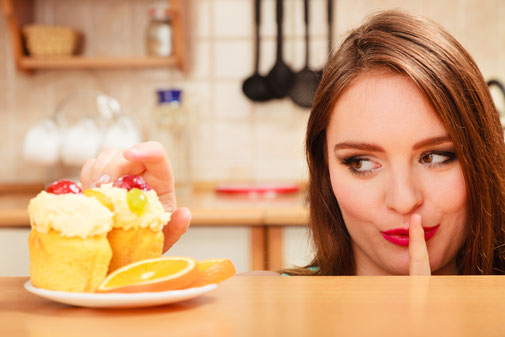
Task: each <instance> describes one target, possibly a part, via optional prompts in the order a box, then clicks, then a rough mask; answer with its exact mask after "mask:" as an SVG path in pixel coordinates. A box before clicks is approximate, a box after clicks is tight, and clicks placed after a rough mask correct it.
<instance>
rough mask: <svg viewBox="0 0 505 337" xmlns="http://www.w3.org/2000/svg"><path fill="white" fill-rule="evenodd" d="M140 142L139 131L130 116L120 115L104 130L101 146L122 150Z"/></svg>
mask: <svg viewBox="0 0 505 337" xmlns="http://www.w3.org/2000/svg"><path fill="white" fill-rule="evenodd" d="M140 142H141V137H140V132H139V130H138V129H137V127H136V126H135V124H134V123H133V122H132V120H131V119H130V118H128V117H126V116H122V117H120V118H119V119H118V120H117V121H115V122H114V123H113V124H112V125H111V126H109V127H108V128H107V130H106V131H105V135H104V140H103V146H104V147H113V148H116V149H120V150H122V149H127V148H129V147H132V146H133V145H136V144H138V143H140Z"/></svg>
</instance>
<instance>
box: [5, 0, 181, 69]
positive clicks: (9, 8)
mask: <svg viewBox="0 0 505 337" xmlns="http://www.w3.org/2000/svg"><path fill="white" fill-rule="evenodd" d="M1 1H2V11H3V14H4V16H5V21H6V23H7V28H8V30H9V35H10V38H11V43H12V46H13V48H12V49H13V52H14V59H15V63H16V66H17V68H18V70H20V71H25V72H31V71H34V70H42V69H120V68H154V67H172V68H177V69H180V70H181V71H186V70H187V68H188V64H187V60H188V40H187V31H188V29H187V22H188V3H189V2H190V1H188V0H166V1H169V3H170V8H171V11H172V25H173V51H174V52H173V54H172V56H170V57H152V56H140V57H128V56H125V57H85V56H77V55H76V56H70V57H64V58H54V59H39V58H33V57H30V56H29V55H27V54H26V53H25V51H24V46H23V37H22V34H21V27H22V26H23V25H24V24H28V23H32V22H33V17H34V15H33V9H34V7H35V6H34V1H36V0H1ZM139 1H141V0H139Z"/></svg>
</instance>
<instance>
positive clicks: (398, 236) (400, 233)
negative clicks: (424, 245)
mask: <svg viewBox="0 0 505 337" xmlns="http://www.w3.org/2000/svg"><path fill="white" fill-rule="evenodd" d="M439 226H440V225H437V226H433V227H423V229H424V240H425V241H426V242H428V240H429V239H431V238H432V237H433V235H435V232H436V231H437V229H438V227H439ZM381 234H382V236H383V237H384V239H386V240H388V241H389V242H391V243H394V244H395V245H399V246H408V245H409V230H408V229H405V228H395V229H390V230H388V231H384V232H381Z"/></svg>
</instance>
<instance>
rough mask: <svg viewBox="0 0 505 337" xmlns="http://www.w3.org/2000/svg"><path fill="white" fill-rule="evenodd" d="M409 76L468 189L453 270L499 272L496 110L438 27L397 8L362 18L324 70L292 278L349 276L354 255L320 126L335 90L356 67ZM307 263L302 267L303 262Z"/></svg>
mask: <svg viewBox="0 0 505 337" xmlns="http://www.w3.org/2000/svg"><path fill="white" fill-rule="evenodd" d="M373 69H384V70H389V71H393V72H395V73H398V74H402V75H404V76H407V77H409V78H410V79H411V80H412V81H413V82H414V83H415V84H416V85H417V86H418V88H419V89H420V90H421V92H422V93H423V94H424V95H425V97H426V98H427V99H428V101H429V102H431V104H432V106H433V109H434V110H435V111H436V113H437V115H438V118H439V120H440V121H441V123H442V124H443V125H444V127H445V129H446V130H447V132H448V134H449V136H450V137H451V140H452V141H453V143H454V146H455V147H456V153H457V155H458V158H459V160H460V163H461V167H462V170H463V175H464V179H465V183H466V189H467V198H468V199H467V221H468V229H469V230H468V235H467V238H466V240H465V242H464V244H463V246H462V247H461V249H460V250H459V252H458V255H457V260H456V262H457V267H458V272H459V273H460V274H503V273H504V270H505V233H504V231H505V226H504V224H505V144H504V141H503V129H502V127H501V124H500V120H499V115H498V112H497V110H496V108H495V106H494V104H493V101H492V98H491V96H490V93H489V90H488V87H487V85H486V82H485V80H484V79H483V77H482V74H481V73H480V71H479V69H478V67H477V65H476V64H475V61H474V60H473V59H472V57H471V56H470V55H469V54H468V52H467V51H466V50H465V49H464V48H463V47H462V46H461V45H460V44H459V43H458V42H457V41H456V40H455V39H454V38H453V37H452V36H451V35H450V34H449V33H448V32H447V31H445V30H444V29H443V28H442V27H440V26H439V25H437V24H436V23H433V22H431V21H429V20H427V19H424V18H422V17H418V16H414V15H412V14H408V13H406V12H403V11H398V10H388V11H383V12H379V13H377V14H375V15H373V16H371V17H369V18H368V19H367V20H366V21H365V22H364V23H363V24H362V25H361V26H360V27H358V28H356V29H354V30H352V31H351V32H350V34H349V35H348V36H347V38H346V39H345V40H344V41H343V43H342V45H341V46H340V48H339V49H338V50H337V51H336V52H335V54H334V55H333V56H332V57H331V59H330V60H329V62H328V64H327V66H326V67H325V70H324V74H323V78H322V80H321V83H320V85H319V88H318V90H317V93H316V97H315V99H314V104H313V106H312V111H311V114H310V117H309V121H308V126H307V134H306V154H307V161H308V167H309V187H308V193H309V201H310V219H309V226H310V229H311V234H312V239H313V243H314V246H315V257H314V260H313V261H312V262H311V263H310V264H309V266H318V267H319V269H318V271H310V270H307V269H305V268H295V269H288V270H286V271H287V272H289V273H290V274H297V275H353V274H355V260H354V255H353V251H352V245H351V237H350V235H349V233H348V231H347V229H346V227H345V224H344V221H343V218H342V214H341V212H340V209H339V205H338V201H337V200H336V198H335V196H334V194H333V191H332V188H331V183H330V176H329V171H328V162H327V148H326V128H327V126H328V123H329V120H330V116H331V112H332V110H333V108H334V106H335V103H336V101H337V100H338V99H339V97H340V96H341V94H342V92H343V91H344V90H345V89H346V88H347V87H349V85H350V83H351V82H352V81H353V80H354V79H355V78H356V77H357V76H358V75H360V74H362V73H363V72H366V71H369V70H373ZM309 266H307V267H309Z"/></svg>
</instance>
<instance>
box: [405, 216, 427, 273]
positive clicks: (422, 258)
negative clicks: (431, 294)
mask: <svg viewBox="0 0 505 337" xmlns="http://www.w3.org/2000/svg"><path fill="white" fill-rule="evenodd" d="M409 255H410V272H409V274H410V275H431V269H430V258H429V256H428V247H426V241H425V240H424V229H423V227H422V225H421V216H420V215H419V214H412V216H411V217H410V224H409Z"/></svg>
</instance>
